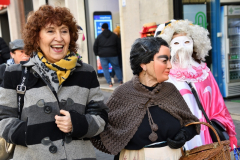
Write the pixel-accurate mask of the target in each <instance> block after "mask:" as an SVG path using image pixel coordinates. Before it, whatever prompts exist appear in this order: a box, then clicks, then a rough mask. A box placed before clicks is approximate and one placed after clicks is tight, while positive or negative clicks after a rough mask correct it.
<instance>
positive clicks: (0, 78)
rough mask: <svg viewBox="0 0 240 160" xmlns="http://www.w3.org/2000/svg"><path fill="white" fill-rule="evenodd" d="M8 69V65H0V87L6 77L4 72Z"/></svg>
mask: <svg viewBox="0 0 240 160" xmlns="http://www.w3.org/2000/svg"><path fill="white" fill-rule="evenodd" d="M6 67H7V65H6V64H1V65H0V85H1V84H2V81H3V75H4V72H5V69H6Z"/></svg>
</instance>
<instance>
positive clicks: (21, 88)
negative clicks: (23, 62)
mask: <svg viewBox="0 0 240 160" xmlns="http://www.w3.org/2000/svg"><path fill="white" fill-rule="evenodd" d="M29 71H30V69H29V67H22V82H21V84H19V85H17V88H16V90H17V104H18V118H19V119H21V114H22V108H23V104H24V95H25V92H26V90H27V87H26V84H27V82H28V77H29Z"/></svg>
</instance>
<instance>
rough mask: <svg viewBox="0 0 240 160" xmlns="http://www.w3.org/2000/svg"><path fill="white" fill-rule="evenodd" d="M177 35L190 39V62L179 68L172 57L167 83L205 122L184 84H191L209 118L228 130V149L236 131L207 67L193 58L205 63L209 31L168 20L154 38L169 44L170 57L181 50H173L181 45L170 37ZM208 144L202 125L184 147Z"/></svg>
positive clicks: (235, 141) (233, 142)
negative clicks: (170, 84)
mask: <svg viewBox="0 0 240 160" xmlns="http://www.w3.org/2000/svg"><path fill="white" fill-rule="evenodd" d="M176 33H184V34H185V35H184V36H183V37H184V38H185V39H187V38H190V39H192V43H193V44H192V51H191V54H190V56H191V59H186V58H185V59H184V61H185V63H188V64H185V67H179V66H178V63H176V61H175V60H176V59H174V58H173V60H172V65H173V68H172V69H171V71H170V75H169V80H168V82H171V83H173V84H174V85H175V86H176V88H177V89H178V90H179V91H180V93H181V95H182V96H183V98H184V100H185V101H186V103H187V104H188V107H189V108H190V110H191V111H192V113H193V115H195V116H196V117H197V118H198V119H199V120H200V121H201V122H206V119H205V117H204V116H203V114H202V113H201V111H200V110H199V108H198V104H197V102H196V100H195V97H194V95H193V94H192V92H191V89H190V87H189V85H188V84H187V83H191V84H192V86H193V87H194V88H195V90H196V91H197V94H198V97H199V99H200V101H201V103H202V106H203V108H204V110H205V112H206V114H207V116H208V117H209V119H210V120H211V119H216V120H218V121H220V122H221V123H222V124H223V125H224V126H225V127H226V129H227V133H228V134H229V137H230V142H231V146H232V144H235V145H236V144H237V139H236V137H235V135H236V132H235V126H234V124H233V120H232V118H231V116H230V114H229V111H228V109H227V107H226V105H225V103H224V100H223V97H222V95H221V93H220V90H219V88H218V85H217V83H216V81H215V79H214V77H213V75H212V73H211V71H210V69H209V68H208V67H207V65H206V63H203V62H200V63H197V62H196V61H194V60H193V58H192V54H196V58H197V59H198V60H201V61H204V60H205V57H206V56H207V55H208V51H209V50H210V49H211V44H210V39H209V38H208V34H209V33H208V31H207V30H206V29H204V28H202V27H200V26H198V25H193V24H192V23H191V22H190V21H188V20H180V21H175V20H171V21H169V22H167V23H165V24H161V25H159V26H158V29H157V31H156V34H155V36H159V37H161V38H163V39H164V40H166V41H167V42H168V44H170V46H171V49H172V51H171V56H172V57H174V56H175V55H174V54H175V53H177V52H178V51H180V50H181V49H182V48H181V49H180V46H177V49H178V50H176V49H175V47H176V45H179V44H181V43H182V42H181V40H178V39H177V40H174V39H175V38H174V39H173V38H172V37H173V35H174V34H176ZM184 38H182V40H184ZM174 41H176V42H174ZM173 42H174V43H173ZM183 42H187V43H191V40H185V41H183ZM187 45H188V44H184V43H183V45H182V47H183V48H184V47H186V46H187ZM174 51H175V52H174ZM182 53H183V52H182ZM182 53H181V54H182ZM186 57H187V56H186ZM178 58H179V56H178ZM179 61H180V60H179ZM190 61H191V62H190ZM209 143H212V139H211V137H210V134H209V130H208V127H206V126H201V133H200V135H197V136H195V137H194V138H193V139H192V140H190V141H188V142H187V143H186V144H185V148H186V149H187V150H189V149H192V148H195V147H198V146H201V145H205V144H209Z"/></svg>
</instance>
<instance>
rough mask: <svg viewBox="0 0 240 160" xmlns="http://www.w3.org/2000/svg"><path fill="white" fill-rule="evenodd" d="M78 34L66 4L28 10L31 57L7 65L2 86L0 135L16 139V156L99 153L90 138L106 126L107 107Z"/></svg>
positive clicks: (20, 159)
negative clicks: (83, 59)
mask: <svg viewBox="0 0 240 160" xmlns="http://www.w3.org/2000/svg"><path fill="white" fill-rule="evenodd" d="M77 39H78V29H77V25H76V21H75V19H74V17H73V15H72V14H71V13H70V11H69V10H68V9H67V8H65V7H56V8H54V7H52V6H49V5H44V6H41V7H40V8H39V9H38V10H37V11H35V12H32V13H30V15H29V17H28V21H27V24H26V25H25V28H24V31H23V40H24V43H25V51H26V54H27V55H30V56H31V58H30V60H29V61H27V62H21V64H18V65H12V66H9V67H7V69H6V71H5V76H4V80H3V83H2V86H1V87H0V120H1V121H0V137H3V138H4V139H5V140H6V141H7V142H9V143H13V144H16V148H15V150H14V155H13V159H14V160H15V159H17V160H38V159H42V160H46V159H79V160H81V159H89V160H90V159H91V160H95V159H96V155H95V151H94V148H93V146H92V144H91V142H90V140H89V139H90V138H91V137H93V136H96V135H98V134H99V133H101V132H102V131H103V130H104V127H105V125H106V124H107V120H108V114H107V110H108V108H107V107H106V106H105V105H104V103H103V100H104V97H103V94H102V93H101V91H100V88H99V82H98V80H97V76H96V73H95V71H94V69H93V68H92V66H90V65H88V64H85V63H83V62H81V60H80V59H78V57H77V55H76V51H77V44H76V41H77ZM16 88H17V89H16Z"/></svg>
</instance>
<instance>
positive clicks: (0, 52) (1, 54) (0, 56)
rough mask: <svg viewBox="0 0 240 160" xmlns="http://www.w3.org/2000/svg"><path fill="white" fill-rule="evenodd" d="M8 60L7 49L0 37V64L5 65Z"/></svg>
mask: <svg viewBox="0 0 240 160" xmlns="http://www.w3.org/2000/svg"><path fill="white" fill-rule="evenodd" d="M9 58H10V51H9V48H8V46H7V44H6V42H5V41H4V39H3V38H2V37H0V64H3V63H6V62H7V60H8V59H9Z"/></svg>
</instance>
